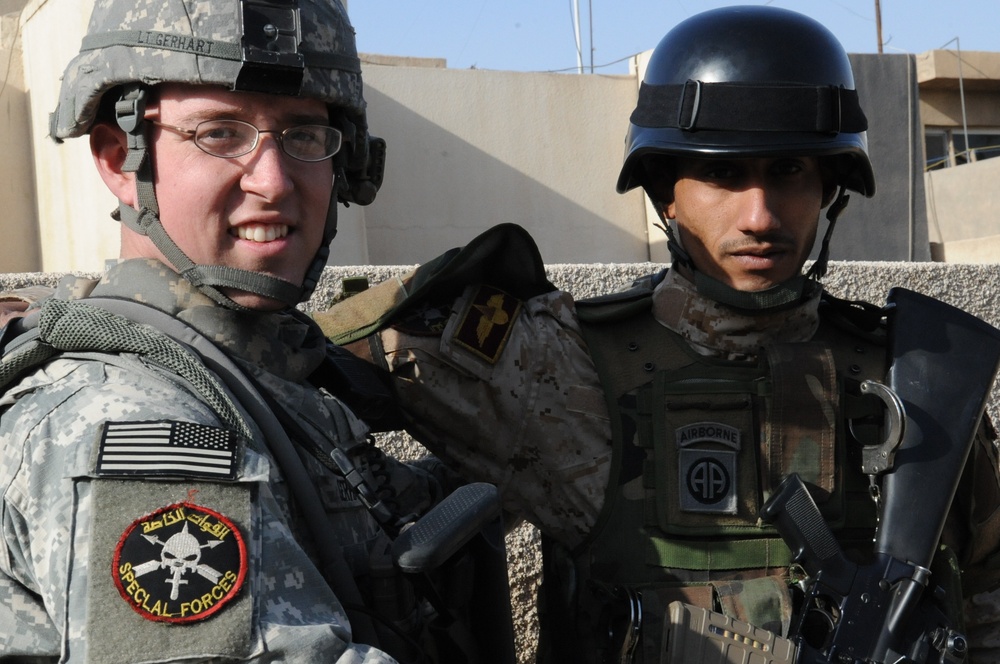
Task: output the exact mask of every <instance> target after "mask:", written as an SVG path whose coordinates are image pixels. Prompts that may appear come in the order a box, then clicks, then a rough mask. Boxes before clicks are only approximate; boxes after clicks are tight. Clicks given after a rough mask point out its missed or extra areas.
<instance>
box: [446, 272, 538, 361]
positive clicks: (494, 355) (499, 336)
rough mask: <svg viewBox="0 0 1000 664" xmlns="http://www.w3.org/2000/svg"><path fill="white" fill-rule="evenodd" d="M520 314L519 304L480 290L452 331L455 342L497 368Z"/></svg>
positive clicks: (497, 292)
mask: <svg viewBox="0 0 1000 664" xmlns="http://www.w3.org/2000/svg"><path fill="white" fill-rule="evenodd" d="M520 311H521V301H520V300H518V299H517V298H514V297H511V296H510V295H508V294H507V293H505V292H503V291H502V290H500V289H498V288H493V287H492V286H480V288H479V290H478V291H477V292H476V294H475V296H474V297H473V298H472V299H471V300H470V302H469V305H468V307H467V308H466V310H465V311H464V312H463V314H462V319H461V321H460V322H459V324H458V327H457V328H456V330H455V334H454V341H455V343H456V344H457V345H459V346H462V347H464V348H466V349H468V350H469V351H471V352H472V353H474V354H475V355H477V356H478V357H481V358H483V359H484V360H486V361H487V362H489V363H490V364H496V361H497V359H499V357H500V353H501V352H503V347H504V344H506V343H507V338H508V337H509V336H510V331H511V329H512V328H513V325H514V321H515V320H516V319H517V315H518V313H520Z"/></svg>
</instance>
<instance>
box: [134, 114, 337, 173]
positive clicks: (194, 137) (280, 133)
mask: <svg viewBox="0 0 1000 664" xmlns="http://www.w3.org/2000/svg"><path fill="white" fill-rule="evenodd" d="M144 119H145V120H146V122H149V123H150V124H153V125H156V126H157V127H163V128H164V129H170V130H172V131H176V132H178V133H180V134H183V135H185V136H187V137H188V138H189V139H191V141H192V142H193V143H194V145H195V147H196V148H198V149H199V150H201V151H202V152H204V153H205V154H207V155H210V156H212V157H216V158H218V159H236V158H238V157H242V156H244V155H247V154H250V153H251V152H253V151H254V150H256V149H257V146H258V145H259V144H260V135H261V134H274V138H275V140H276V141H277V142H278V147H280V148H281V152H282V154H286V155H288V156H289V157H291V158H292V159H295V160H296V161H301V162H304V163H306V164H316V163H319V162H321V161H326V160H327V159H332V158H333V157H334V156H336V155H337V153H338V152H340V151H341V150H342V149H343V148H344V142H345V139H344V132H342V131H341V130H339V129H337V128H336V127H331V126H330V125H320V124H300V125H295V126H294V127H288V128H287V129H260V128H259V127H257V125H255V124H253V123H250V122H247V121H246V120H236V119H234V118H222V119H218V118H216V119H212V120H202V121H201V122H199V123H198V124H196V125H195V127H194V129H185V128H183V127H178V126H176V125H170V124H166V123H164V122H160V121H159V120H156V119H153V118H144ZM213 122H235V123H237V124H241V125H245V126H247V127H251V128H253V130H254V132H256V135H255V136H254V139H253V143H252V144H251V145H250V147H249V148H247V150H245V151H244V152H240V153H238V154H231V155H221V154H215V153H214V152H209V151H208V150H206V149H205V147H204V146H202V145H201V144H200V143H199V142H198V128H199V127H201V126H202V125H205V124H209V123H213ZM302 127H321V128H323V129H328V130H331V131H333V132H335V133H336V135H337V137H338V139H339V140H338V145H337V149H336V150H334V151H333V152H332V153H331V154H328V155H327V156H325V157H321V158H319V159H303V158H302V157H297V156H295V155H293V154H292V153H290V152H289V151H288V150H287V149H286V148H285V141H284V138H285V135H286V134H287V133H288V132H290V131H293V130H295V129H301V128H302Z"/></svg>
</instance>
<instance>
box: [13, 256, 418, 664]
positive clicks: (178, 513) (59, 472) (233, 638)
mask: <svg viewBox="0 0 1000 664" xmlns="http://www.w3.org/2000/svg"><path fill="white" fill-rule="evenodd" d="M70 293H73V294H74V295H75V296H81V295H86V294H92V295H94V296H103V297H118V298H133V299H137V300H140V301H142V302H144V303H146V304H149V305H151V306H153V307H155V308H157V309H160V310H162V311H165V312H167V313H169V314H170V315H172V316H175V317H176V318H178V319H180V320H183V321H185V322H186V323H188V324H189V325H191V326H192V327H194V328H195V329H197V330H198V331H200V332H201V333H202V334H204V335H205V336H206V337H208V338H209V339H211V340H213V341H214V342H215V343H216V344H218V345H220V346H221V347H222V348H223V349H224V350H225V352H226V353H227V354H229V355H231V356H232V357H233V358H235V360H236V361H237V362H238V364H239V366H240V367H241V368H242V369H243V370H244V371H246V372H247V373H248V374H250V375H252V376H253V377H254V378H255V379H256V380H257V381H258V382H259V384H260V385H261V386H262V389H263V390H265V391H266V392H267V393H268V394H270V395H271V396H272V397H273V398H274V399H276V400H277V401H278V402H280V403H281V404H282V405H283V406H284V407H285V408H286V409H287V410H288V411H289V412H290V413H292V414H293V416H294V419H295V420H296V421H297V422H298V423H299V425H300V426H301V429H302V431H304V432H306V433H307V435H308V436H309V438H310V439H311V440H313V441H314V442H315V443H316V444H317V445H319V446H320V448H321V449H323V450H325V451H329V450H330V449H331V448H332V446H333V445H335V444H337V441H338V439H339V440H340V444H341V446H343V445H344V444H345V443H354V442H358V441H364V440H365V438H366V434H367V427H366V426H365V425H364V424H363V423H362V422H361V421H360V420H358V419H357V418H356V417H354V415H353V414H352V413H351V411H350V410H349V409H348V408H347V407H346V406H344V405H343V403H342V402H340V401H339V400H338V399H337V398H335V397H334V396H332V395H330V394H329V393H327V392H326V391H325V390H321V389H316V388H312V387H310V386H309V385H308V384H305V379H306V377H307V376H308V375H309V374H310V373H312V372H313V370H314V369H315V368H316V367H317V365H318V364H319V362H320V361H321V360H322V359H323V357H324V354H325V348H326V342H325V339H324V338H323V336H322V334H320V333H319V330H318V329H317V328H316V327H315V326H314V325H313V324H311V323H309V322H308V321H307V320H306V319H304V317H302V316H298V315H291V314H288V313H273V314H261V313H245V312H244V313H241V312H234V311H231V310H228V309H225V308H222V307H220V306H218V305H216V304H215V303H214V302H212V301H211V300H210V299H208V298H207V297H205V296H204V295H202V294H200V293H199V292H197V291H196V290H195V289H194V287H193V286H192V285H191V284H190V283H189V282H187V281H185V280H184V279H182V278H180V277H179V276H178V275H176V274H175V273H174V272H173V271H172V270H170V269H169V268H167V267H166V266H164V265H162V264H160V263H157V262H155V261H147V260H131V261H123V262H121V263H119V264H118V265H116V266H115V267H113V268H112V269H111V270H110V271H109V272H108V273H107V275H106V276H105V277H104V279H103V280H102V281H101V282H100V284H98V285H96V287H95V286H94V283H93V282H89V281H84V280H79V279H77V280H70V281H68V282H64V284H63V285H62V286H61V287H60V289H59V292H58V293H57V297H65V296H67V295H68V294H70ZM0 408H2V410H0V412H2V421H0V496H2V501H0V538H2V541H0V626H2V628H0V631H2V633H3V635H4V639H3V641H2V642H0V659H2V658H6V657H14V658H16V657H18V656H20V657H23V658H38V659H37V660H35V659H32V661H49V660H51V661H57V660H58V661H70V662H84V661H87V662H100V663H102V664H110V663H112V662H122V663H135V662H152V661H156V662H164V661H181V660H183V661H204V660H212V661H215V660H217V659H225V660H226V661H233V660H235V661H276V660H281V661H287V662H302V663H310V664H312V663H314V662H334V661H335V662H341V663H346V662H372V663H374V662H380V663H381V662H394V661H395V660H394V659H393V658H391V657H389V656H388V655H386V654H385V653H383V652H381V651H379V650H376V649H374V648H370V647H368V646H366V645H362V644H358V643H354V642H353V639H352V628H351V625H350V624H349V623H348V621H347V618H346V615H345V612H344V609H343V605H342V602H341V599H343V598H338V597H336V596H335V595H334V593H333V591H332V590H331V589H330V585H328V583H327V581H326V580H325V579H324V576H323V574H322V573H321V571H320V569H319V566H320V563H319V562H318V560H319V558H318V556H317V552H316V550H315V548H316V547H315V542H314V541H313V539H312V537H311V536H310V534H309V532H308V531H307V530H306V529H305V526H304V524H303V518H302V514H303V509H302V508H301V507H300V506H299V505H296V504H295V501H294V499H293V497H292V491H291V488H290V487H289V486H288V482H289V481H290V476H289V475H288V474H287V473H286V472H284V470H283V469H282V468H281V467H279V464H278V462H277V461H276V459H275V457H274V456H273V454H272V450H271V449H270V448H269V443H268V441H267V440H266V439H265V437H264V436H263V435H262V433H261V431H260V430H259V429H258V425H257V424H256V423H255V422H253V421H250V422H247V423H246V424H247V425H248V428H249V432H250V434H251V435H250V437H249V439H243V438H237V439H236V440H235V443H234V449H235V452H234V454H233V461H232V463H233V464H234V472H233V477H232V479H231V480H230V479H223V480H222V481H219V480H217V479H214V477H213V476H212V475H211V474H210V473H204V472H196V473H192V474H191V475H190V476H181V477H169V476H168V477H163V476H157V475H155V473H153V472H152V471H150V472H149V473H148V474H147V473H142V472H140V473H138V474H134V475H123V474H114V473H113V472H107V468H110V466H108V467H107V468H105V469H103V470H102V464H103V463H104V461H103V460H102V457H101V456H100V455H99V452H102V451H103V450H105V449H106V448H104V447H103V443H102V440H103V439H105V438H107V435H105V434H106V427H109V426H110V425H109V424H108V423H117V424H118V425H120V426H127V427H135V426H139V424H136V423H149V422H185V423H194V424H197V425H204V426H205V427H211V429H205V431H211V432H218V431H219V430H220V429H219V428H220V427H224V423H222V422H220V420H219V416H218V415H217V414H216V413H215V412H213V411H212V410H211V409H210V408H209V407H208V406H206V405H205V404H204V403H203V401H202V399H201V398H199V395H198V394H197V393H195V391H194V390H193V389H192V387H191V385H190V384H189V383H187V382H185V380H184V379H182V378H180V377H178V376H176V375H174V374H172V373H171V372H170V371H166V370H163V369H161V368H159V367H157V366H155V364H154V363H152V362H150V361H147V360H146V359H144V358H142V357H139V356H136V355H132V354H128V353H124V354H119V355H113V354H101V353H86V352H80V353H66V354H64V355H62V356H60V357H59V358H58V359H55V360H54V361H52V362H50V363H49V364H47V365H46V366H44V367H43V368H40V369H38V370H37V371H35V372H34V373H32V374H30V375H28V376H27V377H25V378H24V379H23V380H21V381H20V382H19V383H18V384H17V385H16V386H14V387H12V388H10V389H8V390H7V391H6V393H5V394H4V396H3V399H2V401H0ZM126 423H131V424H126ZM107 431H110V429H107ZM223 431H224V429H223ZM102 432H103V433H102ZM299 456H300V458H301V461H302V464H303V466H304V467H305V469H306V473H307V474H308V478H309V481H310V482H311V483H312V484H314V485H315V486H316V490H317V494H318V496H319V498H320V502H321V505H320V506H319V508H320V509H321V510H322V512H323V513H325V515H326V517H325V518H326V520H327V522H328V526H329V528H330V529H331V530H332V531H333V532H334V538H335V539H336V541H338V542H340V543H341V544H342V550H341V551H339V552H338V554H337V555H339V556H342V559H343V560H344V564H345V565H347V566H349V568H350V571H351V573H353V574H355V575H357V577H358V579H359V585H360V586H362V587H364V583H365V582H364V579H365V578H366V576H365V575H366V574H367V573H368V572H369V571H370V560H371V561H377V560H379V559H380V558H379V555H380V553H381V550H382V549H384V548H385V545H386V540H385V539H384V536H382V535H380V530H379V529H378V528H377V526H376V524H375V522H374V520H373V519H372V518H371V516H370V515H369V513H368V511H367V510H366V509H365V508H364V507H363V506H362V504H361V503H360V501H359V500H358V498H357V495H356V494H355V492H354V491H353V490H352V489H351V487H350V486H349V485H348V484H347V483H346V482H345V481H344V480H343V479H342V478H341V477H336V476H333V475H332V474H331V472H330V471H329V470H326V469H324V468H323V467H322V466H321V465H320V464H319V463H318V462H317V461H316V460H315V459H314V458H312V457H310V456H309V455H308V454H306V453H304V452H301V451H300V452H299ZM372 458H373V459H378V460H379V465H380V468H379V469H375V468H372V467H361V468H360V470H362V471H363V472H364V474H365V475H366V477H367V478H368V480H369V481H371V482H373V483H374V485H376V486H378V485H379V484H380V483H381V482H388V483H389V484H391V486H392V487H393V488H394V489H395V490H396V491H397V499H396V500H397V502H398V503H399V504H402V505H405V507H406V509H408V510H412V511H414V512H419V511H420V510H422V509H423V508H425V507H427V506H428V504H429V501H430V500H431V499H432V498H433V497H434V494H435V492H436V491H437V488H436V486H435V485H434V483H433V482H432V481H431V480H430V479H429V477H428V476H426V475H425V474H423V473H422V472H419V471H416V470H413V469H410V468H409V467H403V466H402V465H400V464H397V463H396V462H393V461H391V460H389V459H386V458H384V457H382V456H381V455H378V456H375V457H372ZM373 463H374V462H373ZM168 475H169V473H168ZM185 516H186V520H185V518H184V517H185ZM178 517H181V518H178ZM181 523H183V524H184V525H183V526H182V528H181V530H180V531H178V526H179V524H181ZM168 525H169V526H170V527H169V528H168V527H167V526H168ZM139 528H141V530H142V535H141V537H133V538H132V543H131V544H129V541H130V540H128V538H127V537H126V534H127V533H128V532H130V531H134V532H135V533H138V532H139V531H138V529H139ZM234 531H235V534H237V535H239V536H241V537H242V540H243V542H244V546H245V552H244V553H243V556H242V557H241V556H240V555H239V554H240V551H239V550H238V549H233V548H230V549H229V550H228V553H220V554H215V551H223V552H225V551H226V547H227V546H229V544H227V543H231V542H233V541H234ZM168 532H171V533H173V535H172V536H171V537H170V538H168V537H167V533H168ZM161 533H162V535H161ZM191 536H194V537H193V539H192V537H191ZM185 542H186V543H187V546H186V548H185V546H182V545H183V544H185ZM129 546H131V547H132V548H131V549H129V548H128V547H129ZM209 555H217V557H216V558H215V559H214V560H210V559H209ZM172 560H176V561H180V560H186V563H185V567H183V568H180V567H177V566H174V567H167V564H169V563H170V561H172ZM161 561H162V562H163V563H164V565H163V566H162V567H161V565H160V563H161ZM199 561H200V564H197V565H195V563H197V562H199ZM177 564H178V565H179V564H180V562H178V563H177ZM154 568H155V569H154ZM123 570H124V571H123ZM178 570H181V571H178ZM206 579H207V580H206ZM198 584H200V586H199V587H200V588H201V590H199V591H196V592H194V591H192V592H187V591H188V589H189V588H192V589H193V588H195V587H196V586H197V585H198ZM240 584H241V585H242V587H240ZM234 588H235V590H234ZM172 589H173V597H172V596H171V590H172ZM230 591H232V592H230ZM227 593H228V594H227ZM216 604H218V605H219V606H218V607H216V609H215V611H214V613H213V612H211V610H212V609H213V606H214V605H216ZM199 613H203V614H208V617H204V616H201V617H198V616H196V615H195V614H199ZM192 616H194V617H195V618H197V619H194V620H191V621H187V620H186V619H188V618H192Z"/></svg>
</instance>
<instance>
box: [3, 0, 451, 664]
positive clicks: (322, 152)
mask: <svg viewBox="0 0 1000 664" xmlns="http://www.w3.org/2000/svg"><path fill="white" fill-rule="evenodd" d="M51 133H52V136H53V137H54V138H55V139H57V140H61V139H64V138H69V137H77V136H81V135H83V134H89V136H90V143H91V148H92V152H93V155H94V159H95V163H96V165H97V168H98V170H99V172H100V174H101V176H102V178H103V179H104V181H105V182H106V184H107V185H108V187H109V189H110V190H111V191H112V192H113V193H114V194H115V195H116V197H117V198H118V199H119V201H120V205H119V208H118V210H117V211H116V213H115V215H114V216H116V218H118V219H119V220H120V221H121V222H122V242H121V245H122V251H121V260H120V261H119V262H117V263H116V264H115V265H114V266H113V267H111V268H110V269H109V270H108V272H107V273H106V275H105V276H104V277H103V278H102V279H101V280H100V281H99V282H92V281H84V280H79V279H69V280H67V281H64V282H63V284H62V285H61V286H60V288H59V289H58V290H57V292H56V294H55V297H54V298H52V299H50V300H47V301H45V302H44V304H43V305H42V306H41V307H40V312H41V313H40V315H39V316H38V317H37V318H36V319H33V318H32V317H29V318H26V319H25V320H26V321H31V320H34V325H35V329H36V331H40V335H41V336H40V338H41V339H43V343H41V344H35V345H30V346H28V347H30V348H32V349H34V351H39V352H41V351H46V352H47V353H48V355H46V357H48V358H49V359H48V361H47V362H46V363H45V364H44V366H37V364H38V363H37V362H36V366H34V367H31V366H30V364H31V363H30V362H29V363H28V364H27V365H25V366H28V367H29V368H30V370H26V371H23V372H21V373H19V374H18V375H17V376H15V378H16V380H8V379H10V378H11V374H10V373H6V372H7V371H8V369H9V368H10V367H12V366H13V365H12V364H10V363H8V362H7V359H9V358H5V363H4V365H3V370H4V372H5V373H4V374H3V378H4V380H7V381H8V384H7V387H6V389H5V391H4V392H3V394H2V400H0V413H2V421H0V497H2V500H0V659H4V660H7V659H10V660H11V661H29V660H30V661H32V662H36V661H37V662H42V661H52V662H55V661H61V662H95V663H100V664H111V663H114V662H120V663H123V664H125V663H131V664H134V663H137V662H168V661H220V660H225V661H254V662H257V661H282V662H301V663H302V664H314V663H316V662H343V663H346V662H362V661H363V662H394V661H396V658H397V657H398V659H399V661H409V660H410V659H412V658H414V657H415V656H416V655H415V652H414V651H413V649H412V648H411V644H410V643H409V642H407V641H406V640H404V639H402V638H399V637H397V636H395V631H393V630H396V631H400V632H403V633H405V632H406V631H407V630H410V632H411V634H413V635H416V634H417V633H418V630H419V620H417V618H418V616H417V613H416V608H415V605H414V602H413V597H412V590H411V589H408V588H404V587H402V586H401V585H398V584H399V582H400V580H399V579H398V578H397V577H396V576H394V574H393V567H392V563H391V560H390V559H389V558H388V553H387V551H388V544H389V540H388V538H387V536H386V534H385V533H384V530H383V528H381V527H380V525H379V523H377V522H376V519H375V518H373V516H372V514H371V513H370V512H369V510H368V509H367V508H366V507H365V505H364V504H362V500H361V499H360V498H359V495H358V491H357V489H358V488H359V487H360V488H361V489H363V490H366V491H369V492H370V495H368V496H367V497H368V499H369V500H368V502H371V503H374V504H376V505H377V506H380V507H382V508H384V509H383V511H381V512H379V514H380V516H381V518H380V521H381V520H383V519H384V520H386V521H387V523H388V526H395V525H398V524H397V523H395V522H394V521H393V519H395V516H394V514H395V513H396V512H401V513H405V514H419V513H421V512H422V511H424V510H426V509H427V508H428V506H429V505H431V504H433V503H434V502H435V501H437V500H438V499H439V497H440V496H439V494H440V491H441V489H440V487H439V484H438V482H437V480H436V479H435V478H434V477H433V476H432V475H430V474H429V473H427V472H425V471H423V470H421V469H419V468H414V467H410V466H404V465H402V464H399V463H398V462H395V461H393V460H391V459H388V458H386V457H385V456H384V455H382V454H381V453H379V452H378V451H377V450H376V449H375V448H374V447H373V446H372V445H370V441H369V436H368V429H367V426H366V425H365V424H364V423H363V422H362V421H361V420H360V419H359V418H358V417H356V416H355V414H354V413H353V412H352V410H351V409H350V408H348V407H347V406H346V405H345V404H344V402H343V401H342V400H341V399H340V398H338V396H337V395H335V394H333V393H331V392H330V391H328V390H327V389H324V388H322V387H319V385H322V384H324V376H326V375H327V374H324V373H323V372H322V370H324V369H325V368H326V367H328V366H329V365H328V350H329V344H328V343H327V341H326V339H325V338H324V336H323V334H322V333H321V331H320V330H319V328H318V327H317V326H316V325H315V324H314V323H313V322H312V321H310V320H309V319H308V318H306V317H305V316H304V315H302V314H300V313H298V312H297V311H296V310H295V308H294V307H295V305H296V304H297V303H299V302H302V301H304V300H305V299H307V298H308V297H309V295H310V293H311V291H312V289H313V287H314V286H315V283H316V279H317V276H318V274H319V271H320V270H321V269H322V267H323V265H324V264H325V260H326V256H327V254H328V247H329V244H330V241H331V240H332V239H333V236H334V233H335V231H336V208H337V204H338V201H350V202H356V203H360V204H367V203H369V202H370V201H371V200H372V199H373V197H374V195H375V191H376V190H377V188H378V185H379V183H380V179H381V178H380V175H379V171H378V168H377V166H378V162H379V160H380V159H381V154H382V153H381V151H380V142H379V140H378V139H375V138H371V137H369V135H368V132H367V124H366V120H365V102H364V99H363V98H362V82H361V76H360V62H359V60H358V58H357V54H356V51H355V43H354V33H353V29H352V27H351V25H350V24H349V22H348V19H347V15H346V12H345V10H344V7H343V5H342V4H341V2H340V1H339V0H302V1H301V2H298V3H296V2H262V1H258V0H253V1H251V0H202V1H199V2H194V1H189V0H169V1H161V0H155V1H154V0H98V2H97V3H96V6H95V8H94V12H93V15H92V18H91V22H90V26H89V30H88V34H87V36H86V38H85V40H84V43H83V47H82V50H81V52H80V54H79V55H78V56H77V57H76V58H75V59H74V60H73V61H72V62H71V63H70V65H69V67H68V68H67V70H66V73H65V76H64V78H63V82H62V93H61V96H60V103H59V106H58V109H57V110H56V112H55V113H54V114H53V116H52V127H51ZM382 149H384V148H382ZM372 164H375V166H374V167H373V166H372ZM96 298H103V302H104V304H101V302H102V300H99V299H96ZM137 302H141V303H142V305H138V304H135V303H137ZM129 304H132V305H133V306H131V307H129V306H128V305H129ZM121 307H124V309H121ZM110 309H114V310H115V312H121V311H124V312H126V313H127V314H128V315H127V316H122V315H120V313H114V312H111V311H110ZM140 311H141V312H143V313H139V314H137V312H140ZM136 315H137V316H138V318H142V317H143V316H145V318H143V320H144V321H145V324H140V323H138V322H135V321H134V320H133V319H134V318H135V317H136ZM161 324H162V325H161ZM154 328H159V329H162V330H164V331H166V330H167V329H168V328H169V329H170V330H172V332H171V333H170V334H169V335H168V334H163V333H161V332H159V331H158V330H157V329H154ZM26 336H27V335H26ZM176 338H182V340H183V343H178V342H177V341H175V339H176ZM57 340H59V341H57ZM206 342H211V343H207V344H206ZM199 344H202V345H201V346H199ZM195 347H201V348H204V349H205V350H204V357H205V358H210V357H214V358H215V359H214V360H212V362H213V364H211V366H212V367H213V369H216V370H215V371H213V372H209V371H208V370H207V369H206V368H205V366H206V364H205V363H207V362H208V360H207V359H205V360H201V359H200V357H201V356H196V355H194V354H193V352H191V350H190V349H191V348H195ZM56 349H58V350H60V351H62V352H58V353H57V352H56ZM219 349H221V351H222V352H221V353H219V352H218V350H219ZM34 351H33V352H34ZM213 353H214V355H213ZM18 357H22V356H18ZM225 367H230V368H228V369H226V368H225ZM11 371H12V372H13V369H11ZM223 377H225V378H223ZM331 389H333V388H331ZM241 395H242V396H241ZM246 395H251V397H246ZM244 398H248V399H251V400H250V401H245V400H243V399H244ZM252 398H256V399H258V400H259V401H257V402H254V401H253V400H252ZM335 450H336V451H337V452H338V454H339V455H340V456H339V457H338V458H339V460H340V463H338V467H337V468H334V469H332V470H331V468H330V467H329V466H330V458H331V455H332V454H333V452H334V451H335ZM348 477H350V478H351V481H350V482H349V481H348V479H347V478H348ZM375 597H377V598H378V601H377V602H376V601H374V600H373V598H375ZM380 615H381V616H382V617H381V618H380ZM349 616H350V620H349ZM390 620H391V621H395V622H396V625H392V626H391V627H392V630H390V629H387V628H386V625H385V624H384V623H387V622H388V621H390ZM400 627H401V628H402V629H399V628H400ZM411 628H412V629H411ZM387 652H392V653H393V656H390V654H387Z"/></svg>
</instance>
